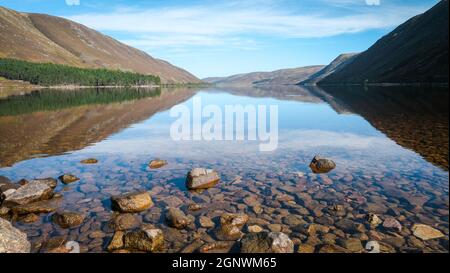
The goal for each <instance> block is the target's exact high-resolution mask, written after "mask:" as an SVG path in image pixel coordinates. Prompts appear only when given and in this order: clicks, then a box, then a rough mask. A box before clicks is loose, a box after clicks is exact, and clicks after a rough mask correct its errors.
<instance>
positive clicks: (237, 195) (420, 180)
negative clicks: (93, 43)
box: [0, 87, 449, 252]
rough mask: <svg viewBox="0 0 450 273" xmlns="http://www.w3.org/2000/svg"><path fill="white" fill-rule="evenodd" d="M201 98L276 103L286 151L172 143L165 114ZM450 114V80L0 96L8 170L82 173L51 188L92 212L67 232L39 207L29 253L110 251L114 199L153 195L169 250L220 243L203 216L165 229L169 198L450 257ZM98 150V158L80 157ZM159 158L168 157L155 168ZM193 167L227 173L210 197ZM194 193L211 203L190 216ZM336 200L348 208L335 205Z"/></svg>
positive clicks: (152, 215)
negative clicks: (69, 247)
mask: <svg viewBox="0 0 450 273" xmlns="http://www.w3.org/2000/svg"><path fill="white" fill-rule="evenodd" d="M86 94H87V95H86ZM195 98H201V100H202V103H203V104H204V105H207V104H214V105H218V106H220V107H221V108H222V109H224V108H225V105H235V104H240V105H244V106H245V105H267V106H269V105H278V115H279V144H278V149H277V150H276V151H274V152H268V153H262V152H260V151H259V149H258V148H259V142H255V141H233V142H230V141H228V142H226V141H223V142H222V141H173V140H171V138H170V126H171V124H172V123H173V122H174V121H175V120H176V118H173V117H171V116H170V111H169V109H170V108H171V107H173V106H175V105H178V104H184V105H186V106H188V107H190V108H192V105H193V101H194V99H195ZM448 112H449V110H448V89H416V88H407V89H404V88H403V89H401V88H369V89H364V88H327V89H321V88H316V87H311V88H300V87H264V88H229V89H217V88H210V89H174V90H164V89H163V90H103V91H96V90H81V91H42V92H35V93H32V94H29V95H27V96H17V97H10V98H8V99H3V100H0V175H2V176H6V177H9V178H10V179H11V180H15V181H18V180H20V179H22V178H26V179H33V178H45V177H54V178H56V177H58V176H59V175H61V174H64V173H72V174H74V175H77V176H78V177H80V178H81V181H79V182H77V183H75V184H72V185H70V186H62V185H59V186H58V188H57V190H56V191H57V192H61V193H62V194H63V196H64V198H63V200H62V202H61V209H66V210H70V211H78V212H83V213H86V214H87V215H88V217H87V219H86V221H85V223H84V224H83V225H82V226H80V227H78V228H74V229H70V230H67V229H61V228H59V227H58V226H57V225H56V224H53V223H52V221H51V215H40V219H39V220H38V221H37V222H34V223H27V224H26V223H23V222H21V221H20V219H19V220H18V221H17V222H15V225H16V226H17V227H19V228H20V229H21V230H24V231H26V232H27V234H28V236H29V238H30V240H31V241H32V242H33V243H34V245H35V246H34V251H40V247H41V246H42V245H43V244H44V243H45V242H46V241H48V240H51V239H55V238H57V239H60V240H75V241H77V242H80V243H81V245H82V251H89V252H103V251H105V248H106V246H107V244H108V242H109V240H110V238H111V236H112V234H113V232H114V231H113V229H112V227H111V225H110V222H111V221H114V219H115V217H116V216H117V215H115V214H114V213H113V212H112V211H111V209H110V204H109V197H110V196H111V195H115V194H120V193H124V192H128V191H135V190H151V191H152V198H153V200H154V202H155V207H153V208H152V209H150V210H148V211H146V212H143V213H141V214H137V215H135V216H134V218H133V219H134V221H136V222H137V224H136V225H139V224H143V223H151V224H154V225H156V226H158V227H160V228H161V229H163V230H164V232H165V235H166V240H167V243H166V250H165V251H167V252H179V251H181V250H182V249H183V248H185V247H186V246H188V245H190V244H191V243H192V242H196V243H198V242H199V241H200V243H199V245H201V244H203V243H209V242H213V241H214V240H215V236H214V231H213V230H205V229H202V228H199V227H198V226H197V227H196V226H195V225H194V226H191V227H190V228H189V229H188V230H187V231H186V230H183V231H178V230H174V229H171V228H168V227H167V226H166V225H165V223H164V217H163V211H164V208H165V207H166V206H169V205H170V206H179V207H181V208H182V209H183V210H184V211H185V212H187V213H189V214H190V215H192V216H194V217H199V216H201V215H206V216H208V217H210V218H212V219H213V220H214V221H217V216H219V215H220V214H221V213H223V212H224V211H228V212H245V213H247V214H248V215H249V216H250V223H249V224H248V225H252V224H258V225H260V226H261V227H263V228H264V229H273V230H275V229H278V228H281V229H282V230H283V232H285V233H287V234H289V235H290V237H291V239H293V240H294V242H295V243H296V245H299V244H308V245H312V246H315V249H316V251H318V250H319V249H320V247H321V246H322V245H325V244H336V245H342V243H341V242H342V241H344V240H345V239H346V238H350V237H355V238H358V239H360V240H361V241H362V243H363V244H364V243H366V242H367V241H368V240H377V241H379V242H381V244H382V250H383V251H385V252H417V251H424V252H448V239H449V238H448V230H449V229H448V228H449V227H448V226H449V220H448V209H449V199H448V189H449V176H448V151H449V148H448V129H449V128H448V125H449V113H448ZM316 154H320V155H322V156H326V157H327V158H331V159H333V160H334V161H335V162H336V163H337V168H336V169H335V170H334V171H332V172H330V173H329V174H326V175H315V174H312V172H311V171H310V169H309V167H308V165H309V163H310V161H311V159H312V158H313V157H314V155H316ZM91 157H94V158H97V159H98V160H99V164H96V165H90V166H86V165H82V164H80V163H79V162H80V160H83V159H86V158H91ZM155 158H162V159H165V160H167V161H168V162H169V165H168V166H166V167H164V168H162V169H159V170H149V169H148V168H147V164H148V162H149V161H150V160H152V159H155ZM193 167H206V168H214V169H216V170H217V171H219V172H220V173H221V175H222V182H221V183H220V184H219V185H218V186H217V187H215V188H213V189H210V190H207V191H204V192H189V191H187V190H186V189H185V187H184V179H185V175H186V173H187V172H188V170H189V169H191V168H193ZM250 200H253V201H250ZM194 202H195V203H198V204H200V205H202V206H203V209H202V210H200V211H197V212H189V211H187V204H190V203H194ZM335 205H343V206H344V210H343V211H341V212H339V213H337V212H335V211H334V210H333V209H332V208H333V207H334V206H335ZM255 207H258V208H262V212H261V211H259V209H255ZM255 211H256V212H255ZM370 212H373V213H377V214H378V215H380V216H381V217H382V218H383V217H387V216H394V217H395V218H396V219H397V220H399V221H400V223H401V224H402V225H403V227H404V228H403V231H402V232H397V233H395V232H391V231H387V230H383V229H382V228H377V229H371V228H370V227H369V226H368V225H367V223H366V220H365V215H366V214H367V213H370ZM195 223H196V224H198V223H197V221H196V222H195ZM304 223H320V224H323V225H326V226H329V227H330V228H331V230H330V233H329V234H328V235H316V236H311V235H308V234H304V233H302V232H301V231H299V230H298V229H296V227H297V226H298V225H300V224H304ZM415 223H421V224H427V225H430V226H433V227H435V228H437V229H439V230H440V231H442V232H443V233H444V234H445V238H442V239H439V240H431V241H427V242H423V241H421V240H418V239H417V238H416V237H414V236H413V235H412V232H411V227H412V225H413V224H415ZM244 231H246V228H244ZM330 234H331V235H330Z"/></svg>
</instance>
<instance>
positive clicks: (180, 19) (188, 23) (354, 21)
mask: <svg viewBox="0 0 450 273" xmlns="http://www.w3.org/2000/svg"><path fill="white" fill-rule="evenodd" d="M325 1H334V2H336V1H341V2H342V1H346V2H348V1H355V0H325ZM360 1H361V2H362V1H364V0H360ZM263 2H267V3H272V1H267V0H266V1H263ZM249 3H254V5H253V6H252V5H250V4H249ZM255 3H256V4H255ZM363 3H364V2H363ZM421 11H423V10H421V9H420V8H418V7H416V8H411V7H402V6H397V7H395V8H392V7H391V8H388V9H384V10H380V9H371V8H369V9H367V8H366V9H363V10H360V11H359V12H354V13H353V14H348V13H346V14H345V13H341V14H340V13H338V12H336V13H334V15H332V16H330V14H326V13H325V12H323V11H321V12H316V13H305V14H300V13H299V12H298V11H296V12H292V11H289V10H286V9H285V8H280V7H279V6H275V5H273V4H267V5H263V4H261V1H256V2H255V1H253V2H252V1H251V2H245V4H240V3H239V2H229V3H227V4H211V5H205V6H190V7H170V8H153V9H145V10H142V9H132V8H127V9H121V10H116V11H113V12H109V13H88V14H80V15H76V16H70V17H68V18H69V19H71V20H74V21H77V22H80V23H82V24H85V25H87V26H89V27H92V28H94V29H97V30H100V31H122V32H127V33H129V34H130V33H131V34H134V37H133V38H131V39H128V40H127V41H126V42H128V43H130V44H131V45H133V46H144V47H147V48H154V47H163V46H171V47H177V46H178V47H179V46H192V45H201V46H210V47H214V46H218V45H223V44H227V45H229V44H230V43H231V45H235V46H241V47H248V46H252V45H254V44H252V43H254V41H252V40H248V39H243V38H242V37H246V36H245V35H247V36H249V35H264V36H268V37H282V38H320V37H328V36H334V35H339V34H346V33H356V32H360V31H364V30H369V29H378V28H386V27H392V26H396V25H398V24H400V23H401V22H403V21H405V20H406V19H408V18H409V17H411V16H413V15H416V14H417V13H419V12H421Z"/></svg>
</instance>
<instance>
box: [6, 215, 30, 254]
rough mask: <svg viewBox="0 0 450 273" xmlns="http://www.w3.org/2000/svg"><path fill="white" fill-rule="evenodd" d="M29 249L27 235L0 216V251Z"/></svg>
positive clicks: (24, 250)
mask: <svg viewBox="0 0 450 273" xmlns="http://www.w3.org/2000/svg"><path fill="white" fill-rule="evenodd" d="M30 250H31V244H30V242H29V241H28V239H27V235H26V234H25V233H23V232H22V231H20V230H18V229H17V228H15V227H13V226H12V225H11V223H10V222H8V221H6V220H4V219H3V218H0V253H29V252H30Z"/></svg>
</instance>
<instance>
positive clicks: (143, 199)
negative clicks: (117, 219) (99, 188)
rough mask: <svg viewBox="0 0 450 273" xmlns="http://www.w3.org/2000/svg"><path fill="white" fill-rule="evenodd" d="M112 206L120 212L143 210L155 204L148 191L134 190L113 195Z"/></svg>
mask: <svg viewBox="0 0 450 273" xmlns="http://www.w3.org/2000/svg"><path fill="white" fill-rule="evenodd" d="M111 205H112V208H113V209H114V210H116V211H119V212H130V213H134V212H141V211H144V210H147V209H149V208H150V207H152V206H153V201H152V198H151V197H150V193H148V192H134V193H127V194H123V195H119V196H113V197H111Z"/></svg>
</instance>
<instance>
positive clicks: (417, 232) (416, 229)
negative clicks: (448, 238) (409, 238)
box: [412, 224, 445, 241]
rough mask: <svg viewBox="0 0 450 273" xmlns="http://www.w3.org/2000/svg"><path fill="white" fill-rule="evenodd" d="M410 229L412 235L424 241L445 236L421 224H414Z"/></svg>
mask: <svg viewBox="0 0 450 273" xmlns="http://www.w3.org/2000/svg"><path fill="white" fill-rule="evenodd" d="M412 231H413V234H414V236H416V237H417V238H419V239H422V240H424V241H428V240H433V239H439V238H442V237H444V236H445V235H444V234H443V233H442V232H441V231H439V230H437V229H435V228H432V227H430V226H427V225H422V224H415V225H414V226H413V227H412Z"/></svg>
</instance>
